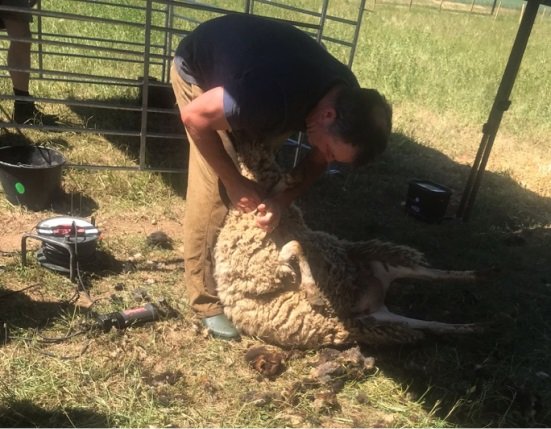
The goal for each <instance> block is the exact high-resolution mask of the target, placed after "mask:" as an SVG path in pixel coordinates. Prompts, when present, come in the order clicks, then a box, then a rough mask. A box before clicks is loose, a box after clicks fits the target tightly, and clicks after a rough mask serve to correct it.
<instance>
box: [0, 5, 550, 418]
mask: <svg viewBox="0 0 551 429" xmlns="http://www.w3.org/2000/svg"><path fill="white" fill-rule="evenodd" d="M43 5H44V7H46V6H48V5H46V2H45V1H44V2H43ZM58 6H59V7H60V8H67V7H70V3H69V2H56V7H58ZM350 7H351V6H350V4H349V3H347V2H342V3H339V6H338V8H342V10H341V9H339V10H335V11H334V13H335V14H339V15H343V16H347V14H348V15H349V14H350V11H349V10H347V8H350ZM96 9H97V12H98V13H107V12H105V11H104V10H102V9H101V8H99V7H97V6H96V7H94V9H93V10H91V11H90V13H92V12H94V13H95V11H96ZM100 11H101V12H100ZM79 12H82V13H85V12H86V11H84V10H83V11H79ZM129 13H130V12H129ZM106 16H109V15H108V14H107V15H106ZM127 18H128V19H138V18H136V17H134V16H129V17H127ZM59 25H60V26H62V25H69V23H68V22H61V21H60V22H59ZM517 25H518V11H517V12H510V13H505V12H503V11H502V13H500V15H499V16H498V17H497V19H494V18H493V17H489V16H482V15H477V14H463V13H456V12H449V11H444V12H439V11H438V8H437V7H435V8H429V7H423V6H422V5H420V6H418V7H414V8H412V9H411V11H409V10H408V9H407V8H404V7H398V6H391V5H388V4H386V5H385V3H383V4H381V2H377V5H376V8H375V10H374V11H372V12H366V15H365V17H364V23H363V26H362V30H361V34H360V41H359V46H358V50H357V54H356V58H355V61H354V71H355V72H356V74H357V75H358V77H359V79H360V81H361V82H362V83H363V84H364V85H366V86H372V87H375V88H379V89H380V90H381V91H382V92H383V93H384V94H386V95H387V96H388V98H389V99H390V100H391V101H392V103H393V105H394V110H395V120H394V122H395V133H394V136H393V140H392V144H391V146H390V147H389V149H388V151H387V152H386V153H385V154H384V155H383V157H382V158H381V159H380V160H378V161H377V162H376V163H374V164H373V165H371V166H368V167H366V168H362V169H360V170H359V171H357V172H354V173H352V174H350V175H348V176H346V177H340V176H326V177H324V178H323V179H322V180H321V181H320V182H319V183H318V184H316V185H315V187H314V188H313V189H312V190H311V192H310V193H309V194H308V195H306V196H305V197H304V198H302V199H301V200H300V201H299V204H300V206H301V207H302V209H303V211H304V214H305V217H306V219H307V221H308V223H309V224H310V225H311V226H312V227H313V228H318V229H323V230H326V231H329V232H331V233H334V234H337V235H338V236H340V237H343V238H347V239H353V240H359V239H369V238H373V237H377V238H381V239H385V240H390V241H395V242H398V243H403V244H408V245H412V246H415V247H417V248H419V249H420V250H422V251H424V252H425V253H426V254H427V257H428V259H429V260H430V261H431V262H432V263H433V264H434V265H436V266H441V267H444V268H458V269H468V268H485V267H490V266H498V267H500V269H501V272H500V274H499V276H498V277H497V278H496V279H495V280H494V281H491V282H489V283H486V284H483V285H455V286H450V287H446V289H444V288H443V287H442V286H440V285H422V284H412V283H405V284H402V285H400V286H399V287H396V288H394V289H393V290H392V291H391V295H390V297H389V301H390V302H389V304H390V306H391V307H392V308H393V309H394V310H396V311H398V312H400V313H403V314H406V315H409V316H412V317H418V318H426V319H436V320H443V321H448V322H471V321H480V322H496V321H499V322H500V323H499V324H498V326H499V327H500V329H499V330H497V332H492V333H491V334H488V335H486V336H483V337H470V338H463V339H431V340H429V341H425V342H423V343H421V344H418V345H416V346H413V347H410V346H408V347H405V346H404V347H395V348H391V349H385V348H372V347H368V346H366V347H365V348H364V349H363V352H364V353H365V354H368V355H371V356H373V357H374V358H375V368H374V369H373V370H372V371H368V372H366V373H365V374H364V375H363V376H362V377H359V378H353V379H348V380H346V383H345V384H344V387H343V389H342V391H340V392H339V393H338V394H337V396H336V400H337V403H338V406H335V407H320V406H318V405H319V401H318V402H316V400H317V399H319V397H320V395H322V394H323V386H317V387H316V386H311V385H310V384H308V380H307V378H308V376H309V372H310V370H311V368H312V365H313V364H314V362H316V361H317V359H318V353H317V352H307V353H297V354H295V355H293V356H291V357H289V359H288V362H287V369H286V371H285V372H284V373H283V374H282V375H281V376H280V377H278V378H276V379H275V380H268V379H264V378H260V377H259V375H258V374H257V373H256V372H254V371H253V370H252V369H251V368H249V366H248V365H247V363H246V362H245V361H244V358H243V356H244V353H245V351H246V350H247V349H248V347H249V346H251V345H257V344H258V341H256V340H255V339H253V338H244V339H243V340H242V341H241V342H239V343H227V342H223V341H220V340H216V339H208V338H206V337H205V336H204V332H203V330H202V328H201V327H200V324H199V323H198V320H197V319H196V318H195V316H194V315H193V314H192V312H191V310H190V309H189V307H188V304H187V301H186V298H185V293H184V287H183V271H182V270H183V266H182V249H183V246H185V243H183V241H182V239H181V222H182V218H183V214H184V212H185V195H184V192H183V189H185V179H184V178H183V177H181V176H180V175H170V176H167V175H160V174H153V173H150V172H126V171H89V170H76V169H65V170H64V181H63V188H64V191H65V194H66V195H65V200H64V202H63V204H62V205H61V206H60V207H57V210H55V211H51V212H50V211H46V212H39V213H33V212H29V211H27V210H26V209H24V208H22V207H20V206H12V205H10V204H9V203H8V202H7V201H6V200H5V199H4V198H0V222H1V223H2V230H1V232H0V237H1V238H0V319H2V320H3V321H4V322H7V325H8V327H9V331H10V338H11V341H9V342H8V343H7V344H3V345H0V380H1V381H0V424H1V425H2V426H5V427H17V426H25V427H34V426H36V427H39V426H40V427H59V426H64V427H67V426H74V427H114V426H122V427H146V426H153V427H160V426H163V427H202V426H219V427H241V426H247V427H283V426H290V427H314V426H315V427H375V426H383V427H401V426H407V427H466V426H470V427H483V426H516V427H524V426H531V427H539V426H549V425H550V424H551V415H550V414H549V406H548V405H549V401H550V400H551V389H549V377H550V375H551V367H550V363H549V359H548V356H549V353H550V350H549V344H550V343H549V335H550V334H549V332H550V330H549V329H550V326H549V320H548V319H549V318H548V314H549V312H550V310H551V308H550V301H551V292H550V288H551V271H550V269H549V264H548V257H547V255H548V254H549V252H550V251H551V230H550V225H551V215H550V214H551V201H550V199H549V198H550V196H551V187H550V185H549V183H550V181H549V179H550V174H551V168H549V166H550V165H551V157H550V156H549V151H548V149H547V147H546V143H547V140H548V138H547V136H548V135H549V132H550V131H551V130H550V128H551V123H550V121H549V117H551V116H550V113H551V112H550V110H549V109H550V107H549V105H548V102H547V100H548V98H549V97H548V94H550V93H551V88H550V85H551V82H549V81H548V80H545V78H546V77H547V76H549V75H551V73H550V71H551V70H550V67H551V66H550V64H551V63H549V61H548V60H547V59H546V58H548V57H549V50H550V48H549V44H548V43H547V41H546V37H545V35H546V34H548V33H549V26H550V25H551V19H550V18H549V16H546V17H545V18H544V19H541V17H538V20H537V21H536V25H535V27H534V30H533V34H532V37H531V39H530V43H529V46H528V50H527V52H526V54H525V58H524V61H523V65H522V68H521V70H520V73H519V76H518V79H517V83H516V85H515V88H514V91H513V94H512V97H511V100H512V105H511V108H510V110H509V111H508V112H506V113H505V115H504V119H503V122H502V127H501V128H500V131H499V134H498V137H497V139H496V142H495V146H494V150H493V152H492V156H491V159H490V164H489V166H488V172H487V173H486V175H485V177H484V181H483V184H482V188H481V191H480V194H479V198H478V200H477V202H476V205H475V208H474V211H473V214H472V219H471V221H470V222H469V223H461V222H457V221H454V220H449V221H445V222H444V223H442V224H436V225H435V224H425V223H422V222H419V221H417V220H415V219H413V218H410V217H407V216H406V215H405V214H404V211H403V206H402V203H403V201H404V198H405V195H406V192H407V186H408V182H409V180H411V179H413V178H417V177H421V178H427V179H430V180H434V181H436V182H438V183H442V184H445V185H447V186H449V187H450V188H452V190H453V196H452V201H451V203H450V215H452V214H453V213H454V210H455V208H456V207H457V204H458V202H459V198H460V195H461V191H462V189H463V186H464V184H465V181H466V177H467V175H468V172H469V165H470V163H471V162H472V160H473V158H474V154H475V153H476V149H477V146H478V143H479V141H480V138H481V126H482V124H483V123H484V122H485V120H486V118H487V114H488V112H489V109H490V107H491V103H492V101H493V96H494V95H495V92H496V90H497V86H498V84H499V80H500V77H501V74H502V71H503V68H504V65H505V62H506V59H507V55H508V53H509V50H510V47H511V44H512V41H513V38H514V34H515V31H516V27H517ZM85 30H86V31H88V30H87V27H85V26H83V31H85ZM60 31H61V30H60ZM113 31H115V30H113ZM86 34H88V33H86ZM129 34H130V33H129ZM136 34H137V33H136ZM125 37H126V36H125ZM330 48H331V49H335V50H336V47H334V46H330ZM342 55H346V52H344V51H343V52H342ZM64 61H67V63H63V64H64V66H66V67H67V68H68V69H70V70H78V66H79V64H80V63H79V62H78V61H77V60H75V59H70V58H68V59H66V60H64ZM63 64H62V65H63ZM119 66H120V68H117V69H116V70H114V71H113V70H111V69H110V67H111V65H109V64H108V63H105V64H104V63H101V64H100V65H99V66H98V67H97V71H98V72H102V73H106V72H110V73H113V74H114V75H115V74H117V73H127V74H128V75H132V76H133V75H136V76H137V75H138V73H139V70H138V68H135V69H134V68H132V67H129V68H128V69H126V70H125V67H124V65H122V64H121V65H119ZM2 85H4V86H3V87H2V88H3V91H4V93H8V92H9V87H8V86H6V85H7V83H6V84H4V82H2ZM33 88H35V90H34V92H35V93H36V94H49V95H52V96H59V94H64V95H67V96H74V97H81V98H83V99H99V100H105V99H122V100H127V101H131V100H133V98H135V97H136V93H135V91H134V90H131V89H124V90H122V89H121V90H120V92H116V91H115V90H114V89H113V88H111V87H98V86H70V85H67V84H63V83H57V84H55V85H50V84H47V83H46V82H42V81H35V82H33ZM113 91H115V92H116V93H113ZM3 106H4V107H5V108H6V109H9V105H8V104H3ZM46 108H48V109H51V110H52V111H55V112H56V113H58V114H60V115H61V116H62V117H63V118H64V119H65V120H67V121H73V122H75V123H84V122H88V123H95V124H96V125H98V124H99V125H102V124H106V123H108V124H109V125H110V126H113V127H124V128H127V127H131V128H132V127H135V126H136V124H137V122H136V118H135V117H134V116H133V115H129V114H126V113H124V112H115V113H113V112H111V111H110V112H109V113H108V114H103V115H102V112H94V111H87V112H84V111H76V110H71V109H69V108H67V107H66V106H62V105H60V106H46ZM98 128H100V127H99V126H98ZM25 136H26V137H27V138H29V139H30V140H32V141H33V142H39V143H43V144H45V145H47V146H50V147H54V148H56V149H58V150H61V151H62V152H63V153H64V154H65V156H66V157H67V158H68V159H70V160H71V162H75V163H81V162H82V163H106V164H109V165H127V166H131V165H135V164H136V161H137V157H136V153H137V152H136V140H135V139H123V138H114V137H113V136H111V137H109V136H102V135H96V134H78V133H72V132H64V133H55V134H54V133H39V132H32V131H28V132H25ZM0 137H1V142H2V143H1V144H7V143H10V142H11V141H12V140H13V139H14V138H16V137H17V136H16V135H15V134H13V133H9V134H8V133H6V132H4V133H3V135H2V136H0ZM161 149H163V146H162V145H159V144H156V143H154V144H153V146H152V148H151V152H154V151H159V150H161ZM163 150H166V151H167V152H162V154H163V156H165V155H164V154H165V153H166V154H170V152H169V150H173V147H171V146H170V147H168V148H165V149H163ZM174 150H175V153H177V154H178V155H176V156H174V158H178V157H179V158H178V159H183V157H184V155H185V154H184V153H182V152H185V151H182V148H181V147H180V148H176V149H174ZM148 153H150V152H148ZM151 156H152V157H153V156H154V154H153V153H151ZM161 158H162V156H158V157H157V158H155V159H156V160H159V161H162V159H161ZM152 159H154V158H152ZM71 195H72V196H73V205H72V209H73V212H74V213H75V214H78V215H81V216H84V217H89V216H91V215H94V216H95V218H96V220H97V223H98V227H99V228H100V229H101V230H102V232H103V239H102V241H101V242H100V245H99V251H100V254H101V258H102V259H101V261H102V262H104V263H103V264H102V267H103V270H101V271H99V272H97V273H90V274H86V275H85V281H86V283H87V284H89V285H90V287H91V289H90V294H91V296H92V298H94V299H96V300H97V302H96V303H95V304H94V305H93V306H92V307H91V308H90V307H89V305H90V304H89V302H87V301H86V299H84V297H80V298H79V299H78V300H76V301H75V300H74V284H72V283H71V282H69V280H68V279H67V278H66V277H64V276H62V275H59V274H56V273H53V272H50V271H48V270H46V269H44V268H42V267H41V266H39V265H38V264H37V262H36V261H35V260H34V258H33V257H32V256H31V255H29V263H28V265H27V266H25V267H22V266H21V263H20V254H19V250H20V249H19V240H20V237H21V234H22V233H23V232H25V231H28V230H29V229H31V228H32V227H33V226H34V225H35V224H36V223H37V222H38V221H40V220H42V219H45V218H47V217H49V216H53V215H55V214H58V213H65V212H68V211H70V201H69V200H70V198H69V197H70V196H71ZM156 230H163V231H165V232H167V233H168V234H169V235H170V236H171V237H172V238H173V240H174V245H173V249H172V250H170V249H159V248H154V247H151V246H149V245H148V244H147V236H148V234H150V233H151V232H153V231H156ZM33 246H34V247H36V243H33ZM33 246H31V247H33ZM30 253H31V254H32V252H30ZM27 287H30V288H29V289H26V290H24V291H22V292H20V293H14V294H11V295H6V294H7V293H10V292H13V291H19V290H22V289H24V288H27ZM144 293H147V296H149V297H150V299H151V300H153V301H155V300H158V299H160V298H161V297H165V298H166V299H167V301H168V302H169V303H170V304H171V305H172V306H173V307H174V308H175V309H176V310H177V312H178V313H179V314H178V316H177V317H175V318H171V319H167V320H162V321H158V322H156V323H153V324H149V325H146V326H142V327H135V328H131V329H128V330H126V331H116V330H112V331H110V332H108V333H101V332H87V333H85V334H82V335H77V336H74V337H71V338H67V339H66V340H64V341H57V340H56V341H54V339H55V338H60V337H61V338H62V337H64V336H66V335H67V334H68V333H72V332H73V333H74V332H78V331H79V330H81V329H82V327H83V324H84V325H86V323H89V321H90V320H91V319H90V316H91V315H92V314H91V311H96V312H98V313H107V312H111V311H116V310H119V309H123V308H128V307H132V306H137V305H141V304H143V303H144V302H145V301H144Z"/></svg>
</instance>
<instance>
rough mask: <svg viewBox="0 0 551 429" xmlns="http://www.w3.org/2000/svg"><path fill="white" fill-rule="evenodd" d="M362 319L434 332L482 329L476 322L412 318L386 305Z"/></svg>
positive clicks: (466, 331)
mask: <svg viewBox="0 0 551 429" xmlns="http://www.w3.org/2000/svg"><path fill="white" fill-rule="evenodd" d="M361 319H362V320H363V321H365V322H366V324H367V325H371V324H373V325H374V326H377V325H379V324H380V325H387V326H388V325H398V326H400V325H401V326H404V327H407V328H410V329H414V330H420V331H424V332H429V333H432V334H453V333H456V334H470V333H475V332H481V331H482V328H481V326H480V325H477V324H474V323H459V324H458V323H444V322H434V321H429V320H420V319H412V318H411V317H406V316H401V315H399V314H395V313H392V312H390V311H388V309H387V308H386V307H382V308H381V309H379V310H378V311H376V312H374V313H371V314H369V315H367V316H364V317H361Z"/></svg>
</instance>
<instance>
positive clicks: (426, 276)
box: [369, 261, 488, 288]
mask: <svg viewBox="0 0 551 429" xmlns="http://www.w3.org/2000/svg"><path fill="white" fill-rule="evenodd" d="M369 265H370V268H371V270H372V272H373V275H374V276H375V277H377V278H378V279H379V280H381V281H382V282H383V284H385V286H386V287H387V288H388V286H389V285H390V283H392V282H393V281H394V280H396V279H418V280H427V281H436V280H441V281H464V282H474V281H476V280H480V279H484V278H485V277H487V274H488V273H486V272H482V271H473V270H468V271H454V270H439V269H436V268H430V267H425V266H423V265H416V266H412V267H404V266H394V265H388V264H383V263H382V262H379V261H373V262H371V263H370V264H369Z"/></svg>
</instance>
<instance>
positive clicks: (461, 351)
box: [299, 134, 551, 427]
mask: <svg viewBox="0 0 551 429" xmlns="http://www.w3.org/2000/svg"><path fill="white" fill-rule="evenodd" d="M469 171H470V167H468V166H466V165H460V164H457V163H456V162H454V161H453V160H451V159H449V158H448V157H447V156H445V155H443V154H442V153H440V152H438V151H435V150H433V149H430V148H427V147H425V146H422V145H420V144H419V143H417V142H415V141H413V140H411V139H409V138H408V137H407V136H404V135H400V134H396V135H394V136H393V142H392V144H391V146H390V148H389V150H388V151H387V153H385V154H384V155H383V157H382V158H381V159H380V160H379V161H377V162H376V163H374V164H373V165H371V166H367V167H364V168H361V169H359V170H357V171H355V172H352V173H350V174H349V175H348V176H346V177H345V176H339V175H330V176H326V177H324V178H323V179H322V180H321V181H319V182H318V183H317V184H316V185H315V186H314V188H313V190H312V191H311V192H310V193H308V194H307V195H306V196H305V197H303V198H302V199H301V201H300V203H299V205H300V206H301V208H302V209H303V211H304V215H305V219H306V221H307V223H308V224H309V225H310V227H312V228H313V229H321V230H325V231H329V232H331V233H334V234H335V235H337V236H339V237H342V238H347V239H350V240H366V239H372V238H380V239H383V240H388V241H392V242H395V243H398V244H405V245H410V246H413V247H416V248H417V249H419V250H421V251H423V252H424V253H425V254H426V256H427V259H428V260H429V261H430V262H431V263H432V265H434V266H436V267H439V268H446V269H485V268H489V267H498V268H499V269H500V273H499V275H498V276H497V278H496V279H494V280H491V281H489V282H486V283H479V284H474V285H465V284H456V285H453V284H450V285H447V286H445V287H444V286H442V285H438V284H430V283H420V282H406V283H401V284H396V285H393V287H392V288H391V290H390V292H389V296H388V298H387V304H388V305H389V307H390V308H391V310H393V311H395V312H397V313H401V314H404V315H406V316H410V317H414V318H419V319H429V320H439V321H444V322H450V323H467V322H482V323H490V324H492V325H493V326H492V329H489V331H488V332H487V333H486V334H485V335H482V336H480V337H476V336H474V337H463V338H461V337H449V338H448V337H447V338H432V337H431V338H428V339H427V340H426V341H424V342H423V343H421V344H419V345H416V346H414V347H400V348H392V349H369V348H368V349H367V350H366V352H367V353H371V354H373V356H375V357H376V360H377V365H378V366H379V367H380V368H381V369H382V370H383V371H384V373H385V374H387V375H389V376H390V377H392V378H393V379H395V380H397V381H399V382H400V383H401V384H402V386H403V389H404V390H407V391H408V392H409V393H410V394H411V395H412V397H414V398H422V403H423V404H424V406H425V407H426V409H427V411H430V410H433V409H434V410H435V413H436V415H437V416H438V417H441V418H443V419H446V421H447V422H449V423H451V424H455V425H459V426H463V427H465V426H468V427H483V426H516V427H519V426H531V427H533V426H549V425H550V424H551V414H550V412H549V403H550V402H551V360H550V359H549V355H550V354H551V341H550V335H551V333H550V326H551V324H550V321H551V320H550V318H549V314H551V265H550V264H549V260H548V255H550V254H551V229H550V228H549V225H551V199H549V198H544V197H541V196H539V195H537V194H535V193H533V192H531V191H529V190H528V189H526V188H524V187H522V186H520V185H519V184H518V183H516V182H515V181H514V180H512V179H511V178H510V177H508V176H507V175H503V174H496V173H492V172H487V173H486V175H485V176H484V180H483V182H482V187H481V189H480V192H479V195H478V199H477V202H476V204H475V206H474V210H473V212H472V216H471V220H470V221H469V222H468V223H464V222H462V221H459V220H455V219H454V218H453V215H454V213H455V210H456V208H457V206H458V203H459V200H460V196H461V192H462V190H463V187H464V185H465V183H466V180H467V177H468V174H469ZM412 179H427V180H432V181H434V182H437V183H440V184H442V185H445V186H448V187H450V188H451V189H452V190H453V196H452V200H451V203H450V207H449V213H448V214H449V215H450V220H447V221H444V222H442V223H439V224H428V223H424V222H421V221H418V220H416V219H414V218H412V217H410V216H408V215H407V214H406V213H405V210H404V206H403V203H404V201H405V198H406V194H407V190H408V182H409V181H410V180H412Z"/></svg>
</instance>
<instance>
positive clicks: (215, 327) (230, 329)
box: [203, 314, 239, 340]
mask: <svg viewBox="0 0 551 429" xmlns="http://www.w3.org/2000/svg"><path fill="white" fill-rule="evenodd" d="M203 325H205V326H206V327H207V329H208V330H209V333H210V334H211V335H212V336H214V337H217V338H222V339H224V340H235V339H237V338H239V332H237V329H235V327H234V326H233V324H232V323H231V322H230V319H228V318H227V317H226V315H225V314H217V315H216V316H210V317H205V318H204V319H203Z"/></svg>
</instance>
